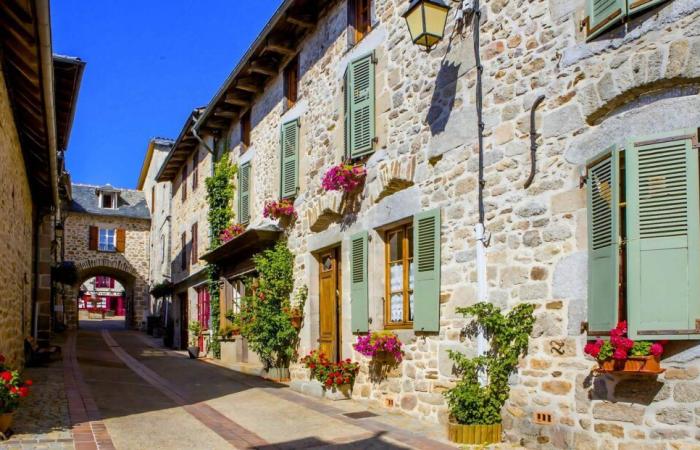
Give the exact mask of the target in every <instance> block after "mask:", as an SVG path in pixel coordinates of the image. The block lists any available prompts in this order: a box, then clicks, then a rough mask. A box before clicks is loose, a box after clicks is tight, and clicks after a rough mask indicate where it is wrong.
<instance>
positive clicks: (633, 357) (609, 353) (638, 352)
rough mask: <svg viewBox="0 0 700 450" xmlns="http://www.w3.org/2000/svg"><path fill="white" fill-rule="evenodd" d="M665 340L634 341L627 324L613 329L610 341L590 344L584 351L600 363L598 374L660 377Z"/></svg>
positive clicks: (619, 324)
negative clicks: (629, 336) (628, 332)
mask: <svg viewBox="0 0 700 450" xmlns="http://www.w3.org/2000/svg"><path fill="white" fill-rule="evenodd" d="M665 344H666V341H661V342H654V343H652V342H648V341H637V342H635V341H633V340H632V339H629V338H628V337H627V322H620V323H618V324H617V326H616V327H615V328H613V329H612V330H610V340H609V341H603V340H602V339H598V340H597V341H595V342H590V343H588V344H587V345H586V347H585V348H584V352H585V353H586V354H587V355H589V356H592V357H593V358H595V359H596V360H597V361H598V369H596V371H597V372H598V373H628V374H647V375H658V374H660V373H662V372H663V371H664V369H662V368H661V365H660V359H661V355H662V354H663V352H664V347H663V346H664V345H665Z"/></svg>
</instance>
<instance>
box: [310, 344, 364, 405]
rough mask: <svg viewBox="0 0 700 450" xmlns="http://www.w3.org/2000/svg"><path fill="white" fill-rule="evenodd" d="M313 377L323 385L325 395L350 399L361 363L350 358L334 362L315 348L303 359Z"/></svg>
mask: <svg viewBox="0 0 700 450" xmlns="http://www.w3.org/2000/svg"><path fill="white" fill-rule="evenodd" d="M301 362H302V364H304V367H306V368H307V369H309V370H310V372H311V377H312V378H313V379H315V380H317V381H318V382H319V383H321V385H322V386H323V393H324V394H323V395H324V397H326V398H328V399H330V400H343V399H349V398H350V397H351V395H352V386H353V384H354V383H355V378H356V377H357V373H358V372H359V371H360V365H359V364H358V363H354V362H352V361H351V360H350V359H346V360H344V361H340V362H337V363H332V362H330V361H329V360H328V358H326V355H324V354H323V353H322V352H319V351H318V350H313V351H311V353H309V354H308V355H306V356H305V357H303V358H302V360H301Z"/></svg>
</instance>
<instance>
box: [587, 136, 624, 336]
mask: <svg viewBox="0 0 700 450" xmlns="http://www.w3.org/2000/svg"><path fill="white" fill-rule="evenodd" d="M619 176H620V152H619V150H618V149H616V148H615V147H611V148H609V149H608V150H606V151H605V153H604V154H603V155H602V156H601V157H598V158H596V159H594V160H591V161H589V163H588V183H587V198H588V204H587V205H588V335H589V336H601V335H605V334H607V333H608V332H609V331H610V329H612V328H614V327H615V325H617V321H618V311H619V292H620V289H619V280H620V179H619Z"/></svg>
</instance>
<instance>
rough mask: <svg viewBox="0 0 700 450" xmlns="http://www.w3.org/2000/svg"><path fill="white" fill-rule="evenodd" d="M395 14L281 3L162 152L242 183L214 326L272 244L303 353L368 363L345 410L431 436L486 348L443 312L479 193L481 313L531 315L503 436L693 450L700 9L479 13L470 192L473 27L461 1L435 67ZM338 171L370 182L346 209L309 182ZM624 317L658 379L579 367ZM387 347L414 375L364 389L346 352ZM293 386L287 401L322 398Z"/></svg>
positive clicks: (209, 257) (465, 275)
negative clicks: (217, 166) (287, 271)
mask: <svg viewBox="0 0 700 450" xmlns="http://www.w3.org/2000/svg"><path fill="white" fill-rule="evenodd" d="M406 7H407V2H403V1H398V0H353V1H321V0H316V1H312V0H288V1H285V2H283V4H282V5H281V6H280V8H279V9H278V11H277V12H276V13H275V15H274V16H273V17H272V18H271V19H270V21H269V22H268V24H267V25H266V27H265V29H264V30H263V31H262V33H261V35H260V36H259V37H258V38H257V39H256V40H255V42H254V43H253V44H252V46H251V47H250V50H249V51H248V52H247V53H246V55H245V56H244V57H243V58H242V59H241V61H239V62H238V64H237V65H236V67H235V69H234V70H233V72H232V73H231V75H230V76H229V77H228V78H227V79H226V80H225V82H224V84H223V86H222V87H221V88H220V89H219V91H218V92H217V94H216V95H215V97H214V98H213V99H212V101H211V102H210V103H209V105H207V107H206V108H204V109H202V110H200V111H198V113H197V115H196V117H195V118H190V120H188V122H187V123H186V125H185V128H184V129H183V133H182V134H181V137H180V138H178V140H177V141H176V142H175V145H174V147H173V150H172V151H171V154H172V155H174V154H175V152H183V153H186V152H187V151H192V149H194V148H199V149H200V150H201V149H202V147H204V148H207V150H211V152H210V153H209V155H207V157H208V158H209V157H210V155H211V156H214V157H216V158H222V157H227V158H230V159H231V160H232V161H233V162H234V163H235V164H237V166H238V168H239V170H238V178H237V180H235V184H236V195H235V199H234V203H235V205H234V208H235V210H236V212H237V217H236V221H238V222H240V223H242V224H245V225H246V232H245V233H243V234H242V235H241V236H239V237H237V238H236V239H233V240H232V241H230V242H229V243H227V244H224V245H222V246H221V247H219V248H217V249H214V250H212V251H209V252H207V253H206V254H203V255H202V257H203V258H204V259H205V260H206V261H210V262H215V263H217V264H220V265H222V266H225V267H226V270H224V271H223V273H222V275H223V276H222V286H223V291H222V292H223V295H222V298H223V301H222V310H225V309H226V308H233V309H235V307H236V300H237V299H238V298H239V297H240V288H238V286H240V281H241V278H242V277H244V276H245V275H246V274H249V273H250V270H251V267H250V265H249V260H250V255H251V253H253V252H254V251H257V250H259V249H260V248H265V247H267V246H269V245H270V244H271V242H273V241H274V240H275V239H278V238H280V237H281V235H282V233H284V234H285V235H286V238H287V240H288V245H289V247H290V249H291V250H292V251H293V252H294V254H295V255H296V259H295V274H296V275H295V276H296V285H297V287H298V288H301V287H302V286H307V287H308V289H309V298H308V300H307V302H306V304H305V306H304V322H303V327H302V329H301V332H300V346H299V353H300V354H305V353H307V352H308V351H310V350H312V349H316V348H321V349H323V350H324V351H325V352H326V353H327V354H328V355H331V357H332V358H334V359H339V358H348V357H349V358H353V359H357V360H360V361H362V370H361V373H360V375H359V376H358V379H357V381H356V384H355V386H354V390H353V398H355V399H357V400H361V401H368V402H373V403H376V404H378V405H381V406H384V407H386V408H389V409H392V410H395V411H401V412H404V413H406V414H410V415H413V416H416V417H420V418H422V419H424V420H427V421H432V422H438V421H439V422H443V423H444V422H445V421H447V420H448V417H449V412H448V409H447V405H446V403H445V401H444V397H443V393H444V392H445V391H446V390H447V389H449V388H450V387H452V386H454V382H455V376H454V374H453V365H452V363H451V361H450V359H449V357H448V350H459V351H462V352H464V353H466V354H468V355H475V354H476V352H477V345H476V343H475V342H472V341H471V340H470V339H468V338H467V337H466V336H465V334H464V333H463V330H464V327H465V325H466V324H467V320H466V319H465V318H464V317H462V316H461V315H460V314H458V313H456V310H457V308H459V307H464V306H467V305H471V304H474V303H475V302H477V301H479V300H480V298H479V293H478V289H477V286H476V281H477V258H476V233H475V225H476V224H477V222H478V217H479V214H478V212H479V211H478V209H479V208H478V205H479V203H478V187H479V185H480V184H483V194H484V210H485V222H486V223H485V225H486V230H487V239H486V241H487V243H488V247H487V252H486V274H487V277H486V278H487V295H486V298H485V300H487V301H489V302H492V303H494V304H496V305H498V306H500V307H501V308H503V309H505V310H507V309H508V308H510V307H512V306H514V305H516V304H518V303H521V302H529V303H533V304H535V306H536V310H535V315H536V319H537V320H536V324H535V329H534V331H533V334H532V336H531V340H530V347H529V351H528V355H527V357H525V358H523V360H522V361H521V363H520V366H519V368H518V371H517V374H514V376H513V383H512V390H511V395H510V398H509V400H508V403H507V404H506V406H505V408H504V410H503V412H502V414H503V422H504V429H505V437H506V438H507V439H508V440H509V441H511V442H515V443H518V444H521V445H524V446H526V447H528V448H601V449H602V448H605V449H608V448H612V449H619V450H623V449H630V448H636V447H639V448H645V447H646V448H672V447H671V446H674V447H673V448H683V447H684V446H686V447H692V446H695V445H697V444H698V442H699V440H700V435H699V434H698V424H699V422H698V420H700V346H699V345H698V343H697V340H698V337H699V336H700V331H699V330H698V322H697V319H699V318H700V314H698V308H700V303H699V302H698V298H697V297H698V296H697V287H696V283H697V280H698V279H700V277H698V274H697V270H698V264H697V257H698V254H700V248H698V246H697V241H698V234H697V232H698V220H700V219H699V218H698V212H697V210H698V202H697V199H698V173H697V168H698V154H697V151H698V139H697V130H698V127H700V108H699V106H700V96H699V95H698V93H699V92H700V28H698V24H699V23H700V21H699V20H698V19H700V2H698V1H697V0H669V1H646V2H645V1H632V0H614V1H600V0H576V1H570V0H566V1H564V0H534V1H531V2H523V1H516V0H492V1H483V2H481V10H480V11H481V13H482V16H481V22H480V32H481V33H480V34H481V40H480V46H479V49H480V52H479V53H480V55H481V62H482V66H483V71H482V74H483V98H482V100H483V111H482V112H483V132H484V133H483V134H484V140H483V142H484V158H483V168H484V177H483V179H482V180H480V179H479V166H480V162H479V157H478V151H477V148H478V147H477V145H478V135H479V128H480V127H479V124H478V121H477V117H478V111H477V105H478V103H479V102H478V101H477V98H476V95H477V94H476V90H475V83H476V72H477V70H478V69H477V68H476V58H475V55H474V51H473V42H472V38H473V33H472V24H471V22H469V21H465V17H468V16H465V15H463V14H460V12H458V11H457V10H456V9H457V8H453V9H452V11H451V13H450V16H449V18H448V25H447V30H446V33H445V36H446V37H445V39H444V40H443V41H442V42H440V43H439V44H438V45H437V46H436V48H435V49H433V50H432V51H431V52H430V53H425V52H423V51H421V50H420V49H419V48H418V47H416V46H414V45H413V44H412V43H411V41H410V38H409V34H408V30H407V29H406V24H405V22H404V20H403V18H402V17H401V15H402V14H403V13H404V12H405V10H406ZM540 96H544V100H543V101H542V102H541V103H540V102H539V101H536V100H537V99H538V98H539V97H540ZM531 117H533V118H534V120H531ZM212 154H213V155H212ZM182 159H184V157H183V158H182ZM342 161H351V162H353V163H354V164H361V165H363V166H364V167H365V169H366V171H367V176H366V180H365V183H364V185H363V187H362V188H361V189H360V190H359V191H358V192H355V193H354V194H353V195H343V194H341V193H338V192H332V191H331V192H327V191H325V190H324V189H323V187H322V183H321V180H322V177H323V175H324V174H325V173H326V172H327V171H328V170H329V169H330V168H331V167H332V166H334V165H337V164H339V163H340V162H342ZM531 167H533V168H534V172H531ZM168 170H172V172H169V173H170V174H171V175H170V176H172V177H173V179H174V180H177V173H178V172H177V169H175V168H172V169H168ZM531 174H532V176H533V177H534V178H530V175H531ZM528 179H530V180H531V181H532V182H531V183H529V182H528ZM281 198H291V199H293V201H294V205H295V208H296V210H297V212H298V220H297V221H295V222H294V223H292V224H291V225H289V226H288V227H286V228H284V227H283V226H282V225H283V224H276V223H270V221H268V220H266V219H265V218H264V217H263V209H264V204H265V202H266V201H269V200H277V199H281ZM618 320H627V322H628V325H629V330H630V337H632V338H633V339H648V340H668V343H666V352H665V355H664V357H663V360H662V366H663V367H664V368H665V372H664V373H663V374H660V375H656V376H630V375H626V376H625V375H618V374H596V373H594V372H593V369H594V368H595V367H596V363H595V362H594V361H593V360H592V359H590V358H588V357H586V356H585V355H584V353H583V347H584V346H585V344H586V342H587V341H588V340H589V339H594V338H596V337H598V336H602V335H604V334H605V333H606V332H607V330H609V329H610V328H611V327H612V326H614V325H615V324H616V323H617V321H618ZM211 326H212V327H214V326H215V325H214V324H212V325H211ZM379 330H392V331H394V332H395V333H396V334H397V335H398V336H399V337H400V339H401V340H402V341H403V342H404V344H405V358H404V361H403V362H402V363H401V364H400V365H399V366H398V367H397V368H396V369H395V370H393V371H391V372H389V373H388V374H387V377H386V378H384V379H381V380H376V379H373V378H372V377H371V376H370V373H369V370H368V364H367V360H366V359H364V358H363V357H361V356H360V355H358V354H357V353H356V352H354V351H353V349H352V343H353V342H354V341H355V339H356V335H357V334H362V333H366V332H369V331H379ZM245 353H246V352H245V349H244V348H243V347H240V348H236V349H235V351H234V352H233V355H232V356H231V359H232V361H234V362H241V361H243V359H244V354H245ZM249 356H250V355H247V356H245V357H249ZM244 362H245V361H244ZM291 369H292V370H291V372H292V373H291V375H292V386H293V387H294V388H295V389H298V390H301V391H302V392H309V393H312V392H314V391H315V390H316V388H315V387H314V385H313V384H312V383H310V382H309V381H308V373H307V372H306V371H305V370H304V369H303V368H302V367H300V366H298V365H293V367H292V368H291ZM543 416H544V417H551V420H545V421H542V420H539V419H538V417H543Z"/></svg>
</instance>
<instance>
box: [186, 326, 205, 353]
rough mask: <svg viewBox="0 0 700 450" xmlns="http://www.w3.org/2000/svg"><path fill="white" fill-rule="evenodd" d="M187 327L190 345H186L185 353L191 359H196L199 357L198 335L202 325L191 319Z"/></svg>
mask: <svg viewBox="0 0 700 450" xmlns="http://www.w3.org/2000/svg"><path fill="white" fill-rule="evenodd" d="M187 328H188V329H189V330H190V345H189V347H187V353H189V355H190V358H191V359H197V358H199V335H200V334H201V333H202V326H201V325H200V324H199V322H197V321H196V320H193V321H192V322H190V324H189V326H188V327H187Z"/></svg>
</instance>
